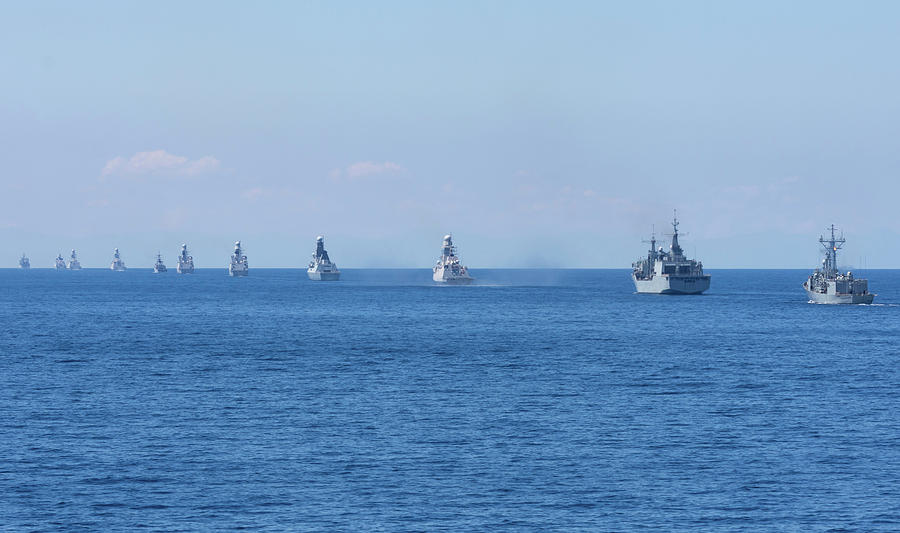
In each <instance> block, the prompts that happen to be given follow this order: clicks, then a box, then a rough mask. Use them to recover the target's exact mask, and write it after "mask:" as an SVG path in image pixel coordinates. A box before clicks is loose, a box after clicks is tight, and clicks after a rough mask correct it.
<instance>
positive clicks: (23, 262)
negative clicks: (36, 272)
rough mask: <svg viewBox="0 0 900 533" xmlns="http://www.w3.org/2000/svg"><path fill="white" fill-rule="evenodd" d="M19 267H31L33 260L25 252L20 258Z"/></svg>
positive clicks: (25, 268)
mask: <svg viewBox="0 0 900 533" xmlns="http://www.w3.org/2000/svg"><path fill="white" fill-rule="evenodd" d="M19 268H21V269H22V270H28V269H30V268H31V260H29V259H28V257H27V256H26V255H25V254H22V257H21V258H20V259H19Z"/></svg>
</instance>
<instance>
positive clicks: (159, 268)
mask: <svg viewBox="0 0 900 533" xmlns="http://www.w3.org/2000/svg"><path fill="white" fill-rule="evenodd" d="M164 272H168V269H167V268H166V267H165V265H163V266H154V267H153V273H154V274H162V273H164Z"/></svg>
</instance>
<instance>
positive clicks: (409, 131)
mask: <svg viewBox="0 0 900 533" xmlns="http://www.w3.org/2000/svg"><path fill="white" fill-rule="evenodd" d="M2 11H3V13H2V16H0V75H2V80H0V81H2V83H0V160H2V161H3V168H2V172H0V238H2V239H3V241H4V243H5V246H4V249H5V250H6V252H5V255H4V256H2V257H0V263H2V265H3V266H13V265H14V264H15V260H16V258H17V257H18V255H19V254H20V253H22V252H26V253H28V255H29V256H30V257H31V259H32V264H34V265H35V266H50V265H51V264H52V259H53V257H54V256H55V255H56V253H57V252H66V251H67V250H68V249H71V248H73V247H76V248H78V249H79V250H80V255H81V257H82V259H83V263H84V264H85V265H86V266H105V265H107V264H108V263H109V261H110V259H111V256H112V249H113V247H116V246H117V247H119V248H120V249H121V250H122V255H123V258H124V259H125V260H126V262H127V263H128V264H129V266H133V267H134V266H146V267H149V266H150V265H151V264H152V261H153V258H154V257H155V254H156V252H157V250H161V251H162V252H163V256H164V258H168V260H169V262H172V261H173V259H174V256H175V254H176V252H177V250H178V247H179V245H180V244H181V243H182V242H187V243H189V244H190V245H191V247H192V248H193V250H194V255H195V258H196V260H197V262H198V265H199V266H211V267H218V266H222V265H224V263H225V261H226V258H227V256H228V254H229V253H230V251H231V247H232V243H233V242H234V241H235V240H236V239H241V240H242V241H243V242H244V244H245V247H246V251H247V253H248V256H249V258H250V262H251V266H302V265H303V264H305V263H306V261H307V260H308V257H309V255H310V254H311V253H312V250H313V247H314V239H315V236H316V235H317V234H325V235H326V238H327V243H328V248H329V250H330V252H331V255H332V257H333V258H334V259H335V260H336V261H337V262H338V264H339V265H341V266H345V267H363V266H385V267H386V266H404V267H424V266H429V265H430V264H431V263H432V262H433V260H434V259H435V258H436V256H437V254H438V252H439V246H440V239H441V236H442V235H443V234H445V233H447V232H453V234H454V235H455V237H456V241H457V244H458V245H459V247H460V252H461V256H462V258H463V261H464V262H465V263H467V264H469V265H470V266H472V267H473V268H478V267H528V266H541V267H545V266H546V267H551V266H569V267H627V266H629V265H630V263H631V261H632V260H634V259H635V258H636V257H637V256H639V255H642V254H643V252H644V249H645V247H646V246H645V245H644V244H642V243H641V239H643V238H646V237H647V235H648V233H649V231H650V228H651V225H654V224H655V226H656V228H658V229H660V228H663V227H665V225H666V223H667V222H668V220H669V219H670V218H671V213H672V209H673V208H678V211H679V218H681V220H682V230H683V231H685V232H687V233H688V235H687V236H686V237H685V238H684V239H683V245H684V247H685V249H686V250H687V251H688V252H689V253H691V254H693V253H696V254H698V255H699V256H700V258H701V259H702V260H703V263H704V265H706V266H707V268H716V267H719V268H734V267H751V268H752V267H798V268H805V267H810V268H812V267H813V266H815V265H816V264H817V263H818V257H819V251H818V247H819V245H818V244H817V243H816V242H815V240H816V239H817V238H818V236H819V234H821V233H822V232H823V229H824V228H825V227H826V226H827V225H828V224H830V223H832V222H833V223H835V224H836V225H838V226H839V227H841V228H843V229H844V230H845V234H846V236H847V238H848V244H847V246H846V254H845V256H844V257H845V258H847V261H846V262H848V263H850V264H852V265H854V266H858V264H859V262H860V260H861V261H862V262H863V263H865V264H866V265H867V266H868V267H871V268H875V267H884V268H891V267H895V266H896V265H897V264H898V263H900V246H897V244H900V224H898V223H897V220H896V218H897V217H896V215H895V213H896V211H897V210H896V207H895V202H896V198H897V197H898V196H900V181H898V179H897V176H898V170H900V150H898V141H900V98H898V95H900V69H898V68H897V66H896V65H897V61H896V51H897V50H900V32H898V31H897V30H898V24H900V4H896V3H890V2H884V3H878V2H868V3H865V4H855V5H851V4H847V3H837V2H790V3H783V2H747V3H744V4H743V5H738V4H737V3H731V2H678V3H675V2H641V3H624V2H621V3H611V2H610V3H601V2H584V3H580V2H553V3H551V2H546V3H526V2H452V3H441V4H439V3H436V2H409V3H395V2H378V3H375V2H369V3H355V2H340V3H338V2H321V3H313V2H304V3H301V2H285V3H274V2H273V3H262V4H251V3H246V2H244V3H236V2H235V3H223V2H209V3H202V2H177V3H176V2H156V3H152V4H137V3H125V2H109V3H101V2H87V3H71V2H68V3H66V2H59V3H41V4H37V3H25V2H22V3H19V4H5V5H4V7H3V9H2Z"/></svg>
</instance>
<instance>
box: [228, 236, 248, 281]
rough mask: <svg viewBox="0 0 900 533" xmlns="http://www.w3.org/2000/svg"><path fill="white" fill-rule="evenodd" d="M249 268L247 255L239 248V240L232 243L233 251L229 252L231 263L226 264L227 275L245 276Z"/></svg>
mask: <svg viewBox="0 0 900 533" xmlns="http://www.w3.org/2000/svg"><path fill="white" fill-rule="evenodd" d="M249 270H250V266H249V264H248V263H247V256H246V255H244V251H243V250H241V241H236V242H235V243H234V253H232V254H231V263H230V264H229V265H228V275H229V276H231V277H237V276H246V275H247V273H248V272H249Z"/></svg>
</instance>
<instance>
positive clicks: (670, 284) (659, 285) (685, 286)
mask: <svg viewBox="0 0 900 533" xmlns="http://www.w3.org/2000/svg"><path fill="white" fill-rule="evenodd" d="M672 230H673V233H672V245H671V246H669V251H668V252H666V251H665V250H663V248H662V246H660V247H659V249H658V250H657V249H656V235H653V236H652V237H651V238H650V250H649V251H648V252H647V257H646V258H642V259H639V260H637V261H635V262H634V263H632V265H631V266H632V269H633V270H632V272H631V279H632V280H633V281H634V288H635V290H636V291H637V292H639V293H649V294H700V293H702V292H703V291H705V290H706V289H708V288H709V279H710V275H709V274H704V273H703V263H701V262H699V261H695V260H693V259H688V258H686V257H685V256H684V250H682V249H681V246H680V245H679V244H678V217H677V215H676V216H675V217H674V218H673V220H672Z"/></svg>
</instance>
